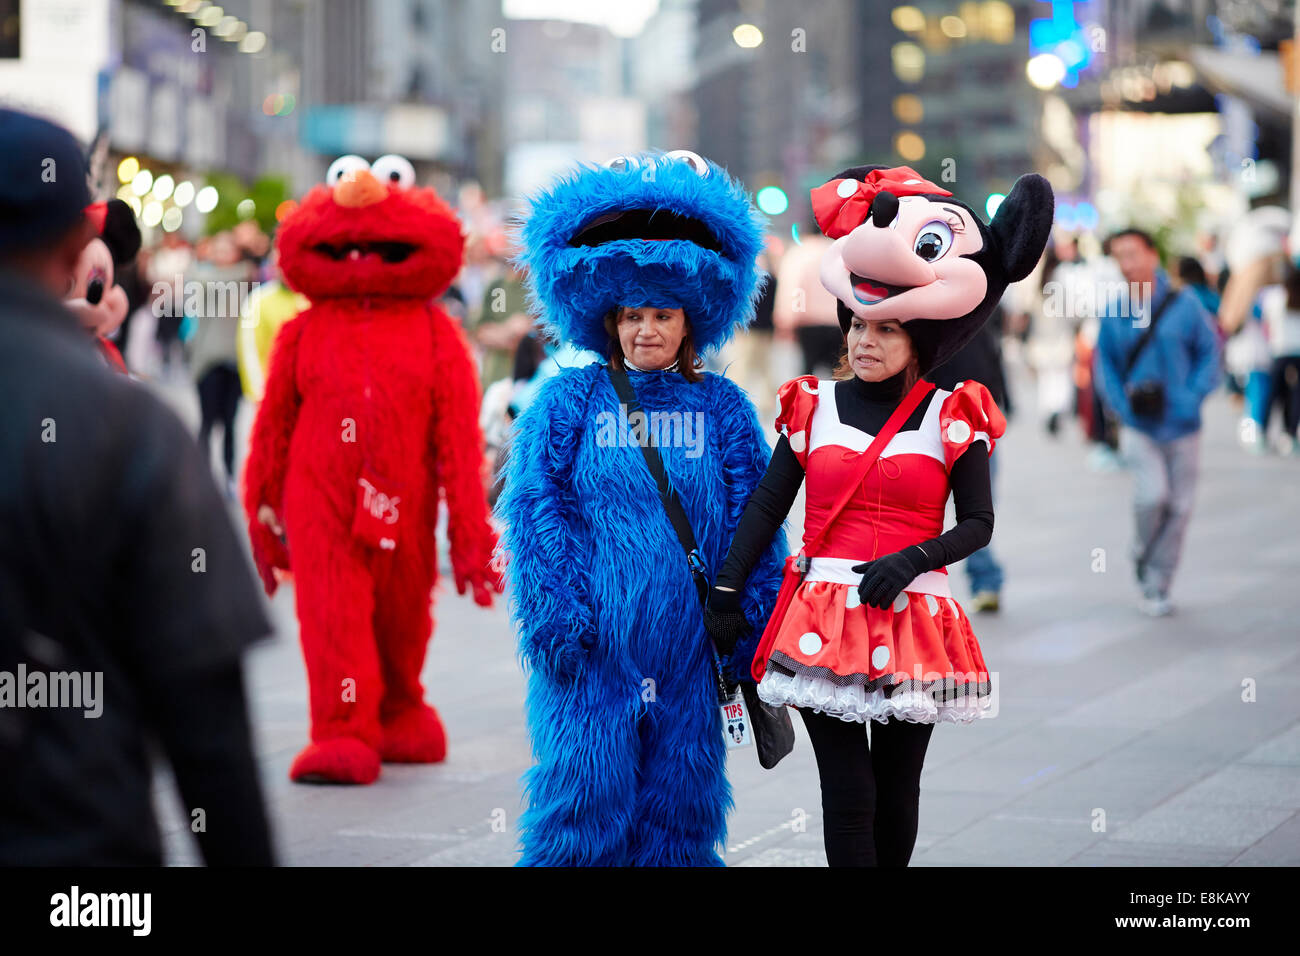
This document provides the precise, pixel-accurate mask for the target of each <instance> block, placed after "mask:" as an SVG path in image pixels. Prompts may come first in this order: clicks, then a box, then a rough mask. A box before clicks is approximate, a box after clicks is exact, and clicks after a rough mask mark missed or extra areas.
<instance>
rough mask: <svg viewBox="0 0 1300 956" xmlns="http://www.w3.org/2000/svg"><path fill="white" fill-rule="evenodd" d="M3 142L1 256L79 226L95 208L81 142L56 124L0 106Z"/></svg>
mask: <svg viewBox="0 0 1300 956" xmlns="http://www.w3.org/2000/svg"><path fill="white" fill-rule="evenodd" d="M0 144H3V146H2V147H0V254H3V253H6V252H9V251H10V250H12V249H14V248H18V247H22V246H28V247H30V246H38V245H40V244H41V243H44V242H48V241H50V240H52V239H55V238H57V237H58V236H60V235H62V234H63V233H64V232H66V231H67V230H68V229H70V228H72V227H73V226H74V225H76V224H77V223H78V222H79V221H80V220H81V218H82V217H83V216H84V215H85V209H86V207H87V206H88V205H90V187H89V186H88V185H87V183H86V160H85V156H84V154H83V152H82V147H81V144H80V143H79V142H78V141H77V138H76V137H75V136H73V135H72V133H70V132H68V130H66V129H64V128H63V127H62V126H59V125H58V124H57V123H52V122H50V121H49V120H47V119H42V118H41V117H39V116H33V115H31V114H30V113H23V112H19V111H18V110H12V109H5V108H3V107H0Z"/></svg>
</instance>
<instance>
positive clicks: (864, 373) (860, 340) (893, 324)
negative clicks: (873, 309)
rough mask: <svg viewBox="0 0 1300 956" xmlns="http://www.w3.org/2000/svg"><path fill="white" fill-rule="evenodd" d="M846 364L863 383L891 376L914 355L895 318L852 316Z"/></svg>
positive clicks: (909, 340) (905, 335)
mask: <svg viewBox="0 0 1300 956" xmlns="http://www.w3.org/2000/svg"><path fill="white" fill-rule="evenodd" d="M848 350H849V364H850V365H851V366H852V367H853V374H854V375H856V376H857V377H858V378H860V379H862V380H863V381H864V382H879V381H882V380H884V379H887V378H891V377H893V376H895V375H897V374H898V373H899V372H901V371H902V370H903V369H904V368H906V367H907V365H908V363H909V362H911V361H912V360H913V359H915V358H916V352H915V351H914V350H913V348H912V339H911V336H909V335H908V334H907V333H906V332H904V331H903V326H902V325H901V324H900V323H899V322H898V321H897V320H895V319H884V320H880V319H862V318H859V317H858V316H856V315H855V316H854V317H853V322H852V324H851V325H850V326H849V335H848Z"/></svg>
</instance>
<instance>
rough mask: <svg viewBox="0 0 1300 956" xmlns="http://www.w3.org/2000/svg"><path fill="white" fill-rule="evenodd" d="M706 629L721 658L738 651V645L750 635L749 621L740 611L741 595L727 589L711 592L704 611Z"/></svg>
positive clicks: (717, 589) (715, 589)
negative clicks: (746, 635) (743, 638)
mask: <svg viewBox="0 0 1300 956" xmlns="http://www.w3.org/2000/svg"><path fill="white" fill-rule="evenodd" d="M704 628H705V630H707V631H708V632H709V637H710V638H712V639H713V646H714V647H716V648H717V649H718V656H719V657H726V656H727V655H728V654H730V653H731V652H732V651H733V650H735V649H736V644H737V643H738V642H739V641H740V639H741V638H742V637H744V636H745V634H747V633H749V629H750V628H749V620H748V619H747V618H746V617H745V612H744V611H742V610H741V609H740V593H739V592H738V591H730V590H727V589H726V588H714V589H713V590H712V591H710V592H709V603H708V606H707V607H706V608H705V609H704Z"/></svg>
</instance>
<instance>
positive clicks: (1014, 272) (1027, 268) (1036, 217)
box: [989, 173, 1056, 282]
mask: <svg viewBox="0 0 1300 956" xmlns="http://www.w3.org/2000/svg"><path fill="white" fill-rule="evenodd" d="M1055 215H1056V205H1055V199H1054V198H1053V196H1052V187H1051V185H1050V184H1049V183H1048V182H1047V180H1046V179H1044V178H1043V177H1042V176H1039V175H1036V174H1034V173H1030V174H1028V175H1026V176H1021V177H1020V178H1019V179H1017V180H1016V184H1015V186H1014V187H1012V189H1011V193H1010V195H1008V196H1007V198H1006V199H1004V200H1002V204H1001V205H1000V206H998V211H997V213H996V214H994V216H993V221H992V222H991V223H989V230H990V231H991V232H992V233H993V237H994V238H995V239H996V240H997V243H998V249H999V250H1000V252H1001V257H1002V268H1003V270H1004V271H1005V273H1006V276H1007V281H1008V282H1017V281H1019V280H1020V279H1023V278H1024V277H1025V276H1027V275H1029V273H1031V272H1033V271H1034V266H1035V265H1037V264H1038V260H1039V258H1040V257H1041V256H1042V255H1043V250H1044V249H1045V248H1046V247H1047V238H1048V235H1049V234H1050V233H1051V231H1052V219H1053V218H1054V217H1055Z"/></svg>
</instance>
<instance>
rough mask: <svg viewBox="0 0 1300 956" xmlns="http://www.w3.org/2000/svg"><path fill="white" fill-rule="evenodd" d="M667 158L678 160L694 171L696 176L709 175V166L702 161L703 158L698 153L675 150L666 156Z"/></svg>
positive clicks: (687, 150)
mask: <svg viewBox="0 0 1300 956" xmlns="http://www.w3.org/2000/svg"><path fill="white" fill-rule="evenodd" d="M668 158H669V159H680V160H681V161H682V162H684V163H686V164H688V165H689V166H690V167H691V169H693V170H695V173H696V175H699V176H707V175H709V164H708V163H706V162H705V161H704V157H703V156H701V155H700V154H699V153H692V152H691V151H690V150H689V149H675V150H673V151H672V152H671V153H669V154H668Z"/></svg>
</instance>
